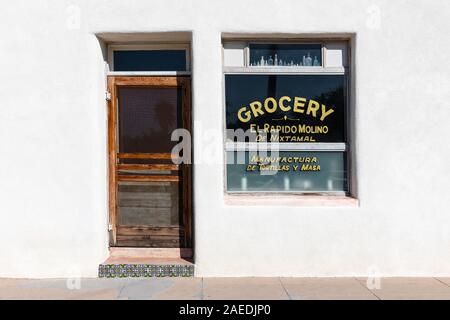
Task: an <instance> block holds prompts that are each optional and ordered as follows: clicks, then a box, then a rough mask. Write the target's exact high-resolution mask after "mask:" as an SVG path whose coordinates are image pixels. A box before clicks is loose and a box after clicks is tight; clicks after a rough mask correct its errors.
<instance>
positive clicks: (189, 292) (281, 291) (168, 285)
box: [0, 278, 450, 300]
mask: <svg viewBox="0 0 450 320" xmlns="http://www.w3.org/2000/svg"><path fill="white" fill-rule="evenodd" d="M369 287H370V288H368V286H367V279H364V278H135V279H54V280H25V279H0V299H200V300H201V299H205V300H206V299H263V300H264V299H370V300H374V299H381V300H384V299H446V300H447V299H450V278H382V279H378V281H369Z"/></svg>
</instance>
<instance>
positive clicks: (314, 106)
mask: <svg viewBox="0 0 450 320" xmlns="http://www.w3.org/2000/svg"><path fill="white" fill-rule="evenodd" d="M319 108H320V104H319V103H318V102H317V101H315V100H309V103H308V108H307V109H306V114H312V116H313V117H314V118H315V117H316V112H317V110H319Z"/></svg>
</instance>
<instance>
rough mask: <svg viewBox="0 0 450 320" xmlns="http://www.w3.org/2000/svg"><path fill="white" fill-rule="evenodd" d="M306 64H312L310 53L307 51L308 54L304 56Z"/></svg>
mask: <svg viewBox="0 0 450 320" xmlns="http://www.w3.org/2000/svg"><path fill="white" fill-rule="evenodd" d="M306 65H307V66H312V58H311V54H310V53H309V52H308V56H307V57H306Z"/></svg>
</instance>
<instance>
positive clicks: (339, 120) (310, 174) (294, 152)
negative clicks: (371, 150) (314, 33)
mask: <svg viewBox="0 0 450 320" xmlns="http://www.w3.org/2000/svg"><path fill="white" fill-rule="evenodd" d="M223 47H224V84H225V94H224V100H225V101H224V104H225V124H226V133H225V157H226V160H227V165H226V179H225V180H226V186H225V189H226V192H227V193H274V192H275V193H298V194H311V193H318V194H328V195H346V194H347V193H348V192H349V183H348V175H349V172H348V163H349V145H348V132H347V130H348V127H349V126H348V101H349V97H348V85H347V84H348V81H349V79H348V67H347V66H348V58H347V42H345V41H342V42H336V41H333V42H326V41H324V42H319V43H318V42H289V43H285V42H256V41H255V42H253V41H245V42H239V41H226V42H224V44H223Z"/></svg>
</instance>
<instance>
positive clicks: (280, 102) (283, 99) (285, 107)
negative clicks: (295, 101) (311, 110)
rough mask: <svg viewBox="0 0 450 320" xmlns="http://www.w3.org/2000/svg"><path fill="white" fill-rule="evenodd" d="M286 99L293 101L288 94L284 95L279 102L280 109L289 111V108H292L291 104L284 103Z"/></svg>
mask: <svg viewBox="0 0 450 320" xmlns="http://www.w3.org/2000/svg"><path fill="white" fill-rule="evenodd" d="M284 101H288V102H291V98H290V97H288V96H283V97H281V98H280V100H279V102H278V103H279V105H280V109H281V110H283V111H289V110H291V106H285V105H284V103H283V102H284Z"/></svg>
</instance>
